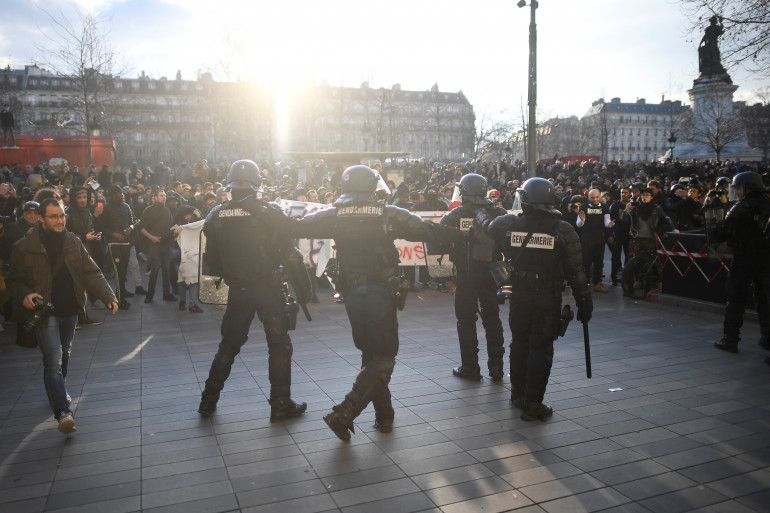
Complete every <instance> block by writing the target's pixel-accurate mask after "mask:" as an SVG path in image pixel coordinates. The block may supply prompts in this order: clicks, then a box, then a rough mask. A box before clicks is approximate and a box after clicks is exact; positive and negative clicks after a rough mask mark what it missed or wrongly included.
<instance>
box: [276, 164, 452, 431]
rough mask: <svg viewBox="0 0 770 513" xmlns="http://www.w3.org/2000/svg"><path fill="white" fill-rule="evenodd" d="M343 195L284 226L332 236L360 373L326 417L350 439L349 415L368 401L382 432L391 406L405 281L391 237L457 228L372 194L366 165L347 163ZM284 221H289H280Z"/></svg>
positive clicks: (441, 234)
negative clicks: (419, 215)
mask: <svg viewBox="0 0 770 513" xmlns="http://www.w3.org/2000/svg"><path fill="white" fill-rule="evenodd" d="M341 182H342V195H341V196H340V197H339V199H337V201H335V202H334V205H335V206H334V207H332V208H328V209H325V210H319V211H316V212H314V213H311V214H308V215H307V216H305V217H304V218H302V219H301V220H299V221H292V220H290V221H289V222H288V226H286V228H285V230H284V232H285V233H288V234H290V235H292V236H296V237H305V238H317V239H326V238H328V239H334V242H335V244H336V247H337V261H338V263H339V280H340V289H341V290H342V293H343V295H344V296H345V310H346V311H347V314H348V319H349V320H350V325H351V327H352V329H353V342H354V343H355V346H356V347H357V348H358V349H359V350H360V351H361V353H362V355H361V372H360V373H359V374H358V376H357V377H356V381H355V383H353V389H352V390H351V391H350V392H349V393H348V394H347V396H346V397H345V400H344V401H342V403H340V404H338V405H336V406H334V408H333V411H332V412H331V413H329V414H328V415H326V416H325V417H324V421H325V422H326V424H328V426H329V427H330V428H331V430H332V431H334V434H335V435H337V437H339V438H340V439H341V440H343V441H347V440H350V432H351V431H353V432H354V426H353V420H354V419H355V418H356V417H357V416H358V415H359V414H360V413H361V411H363V409H364V408H366V406H367V405H368V404H369V402H372V403H373V405H374V412H375V428H377V429H378V430H379V431H380V432H383V433H388V432H390V431H391V429H392V426H393V416H394V414H393V406H392V405H391V401H390V389H389V388H388V383H389V382H390V376H391V374H392V373H393V367H394V365H395V364H396V354H397V353H398V320H397V316H396V309H397V308H403V300H404V299H405V297H406V296H405V295H406V291H407V289H408V286H409V284H408V283H407V282H406V281H405V280H403V278H402V274H401V270H400V269H399V265H398V264H399V259H398V251H397V250H396V247H395V246H394V244H393V240H394V239H406V240H412V241H426V240H432V241H435V242H447V241H450V240H461V239H462V238H463V236H462V233H461V232H460V231H459V230H455V229H453V228H449V227H443V226H440V225H438V224H434V223H430V222H428V221H423V220H422V219H420V217H418V216H416V215H414V214H411V213H409V212H408V211H406V210H404V209H402V208H398V207H394V206H392V205H389V206H386V205H384V203H382V202H381V201H378V199H377V192H378V191H379V190H383V191H387V185H385V182H384V181H383V180H382V178H381V177H380V174H379V173H377V172H376V171H374V170H373V169H371V168H369V167H368V166H363V165H357V166H352V167H349V168H347V169H346V170H345V172H344V173H343V174H342V179H341ZM284 224H287V223H286V222H285V221H284Z"/></svg>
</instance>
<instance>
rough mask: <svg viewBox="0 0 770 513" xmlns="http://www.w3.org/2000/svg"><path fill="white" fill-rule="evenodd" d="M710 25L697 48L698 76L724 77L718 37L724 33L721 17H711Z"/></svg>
mask: <svg viewBox="0 0 770 513" xmlns="http://www.w3.org/2000/svg"><path fill="white" fill-rule="evenodd" d="M710 21H711V25H709V26H708V27H706V32H705V34H703V39H701V41H700V45H699V46H698V71H700V76H702V77H708V76H714V75H724V74H726V73H727V71H726V70H725V68H724V67H723V66H722V58H721V56H720V54H719V44H718V42H717V40H718V39H719V36H721V35H722V34H724V33H725V31H724V26H723V25H722V17H721V16H719V17H717V16H712V17H711V19H710Z"/></svg>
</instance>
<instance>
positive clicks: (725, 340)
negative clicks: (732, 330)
mask: <svg viewBox="0 0 770 513" xmlns="http://www.w3.org/2000/svg"><path fill="white" fill-rule="evenodd" d="M740 340H741V338H740V337H739V336H738V335H728V334H727V333H725V334H724V335H723V336H722V338H721V339H720V340H719V341H718V342H714V347H716V348H717V349H721V350H722V351H727V352H728V353H734V354H735V353H738V342H739V341H740Z"/></svg>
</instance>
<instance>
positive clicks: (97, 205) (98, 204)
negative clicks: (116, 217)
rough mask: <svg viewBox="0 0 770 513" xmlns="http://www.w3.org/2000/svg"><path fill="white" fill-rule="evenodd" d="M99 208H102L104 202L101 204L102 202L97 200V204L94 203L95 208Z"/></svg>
mask: <svg viewBox="0 0 770 513" xmlns="http://www.w3.org/2000/svg"><path fill="white" fill-rule="evenodd" d="M100 207H101V208H104V202H103V201H101V200H99V201H97V202H96V208H100Z"/></svg>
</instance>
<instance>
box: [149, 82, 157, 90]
mask: <svg viewBox="0 0 770 513" xmlns="http://www.w3.org/2000/svg"><path fill="white" fill-rule="evenodd" d="M156 87H157V85H156V84H155V82H147V89H149V90H150V91H154V90H155V88H156Z"/></svg>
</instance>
